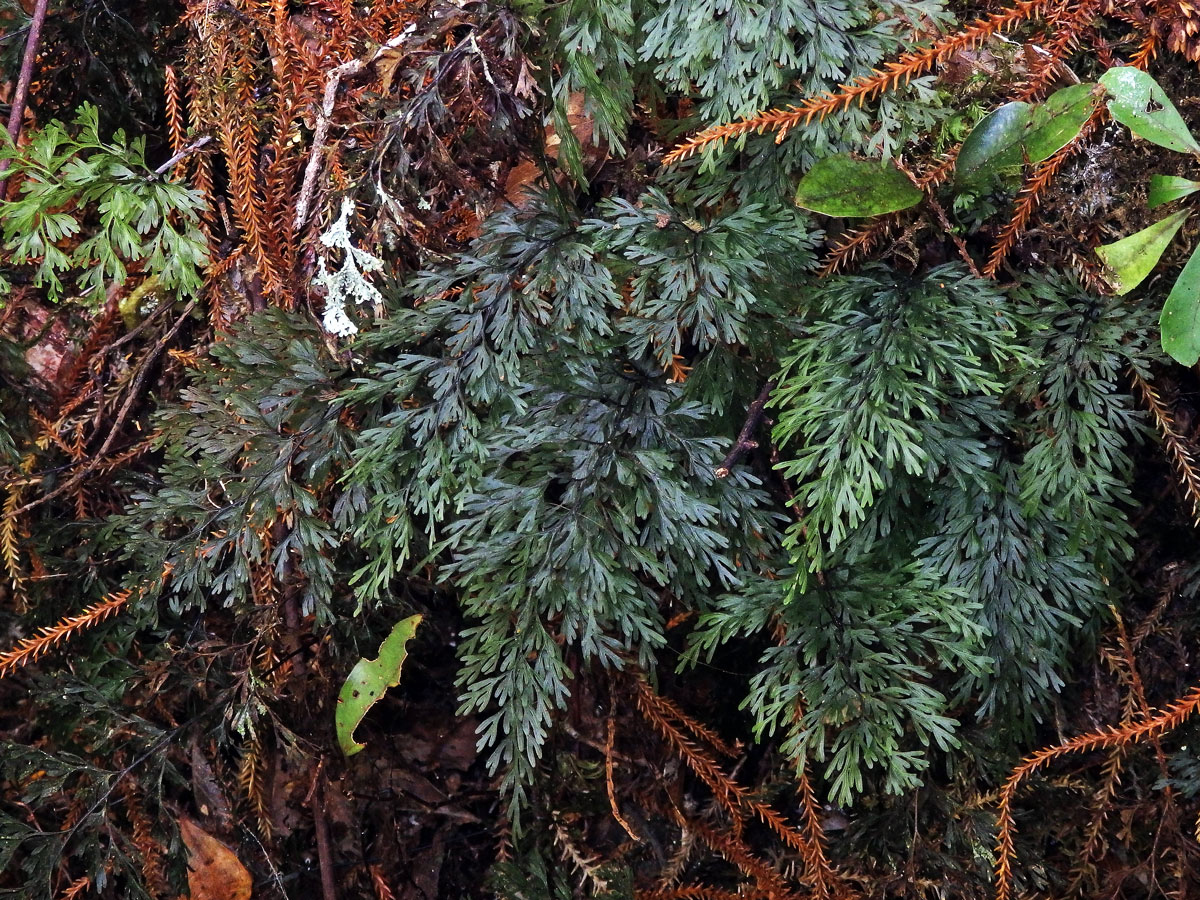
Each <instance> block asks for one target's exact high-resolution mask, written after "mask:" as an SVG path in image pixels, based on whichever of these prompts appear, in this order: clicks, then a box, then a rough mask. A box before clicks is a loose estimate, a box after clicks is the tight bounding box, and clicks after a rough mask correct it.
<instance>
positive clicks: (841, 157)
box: [796, 153, 924, 216]
mask: <svg viewBox="0 0 1200 900" xmlns="http://www.w3.org/2000/svg"><path fill="white" fill-rule="evenodd" d="M922 197H924V194H922V193H921V191H920V189H919V188H917V187H915V186H914V185H913V183H912V182H911V181H909V180H908V176H907V175H905V174H904V173H903V172H901V171H900V170H899V169H897V168H896V167H895V166H894V165H892V164H891V163H888V162H881V161H878V160H866V159H855V158H854V157H852V156H849V155H847V154H844V153H843V154H837V155H835V156H826V157H825V158H823V159H820V160H817V163H816V164H815V165H814V166H813V167H812V168H811V169H809V170H808V174H807V175H805V176H804V177H803V178H801V179H800V185H799V187H797V188H796V205H797V206H799V207H802V208H803V209H811V210H812V211H813V212H818V213H822V214H823V215H826V216H878V215H882V214H883V213H890V212H898V211H899V210H902V209H908V208H909V207H910V206H916V205H917V204H918V203H920V202H921V198H922Z"/></svg>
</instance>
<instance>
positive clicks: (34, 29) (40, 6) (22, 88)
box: [0, 0, 50, 200]
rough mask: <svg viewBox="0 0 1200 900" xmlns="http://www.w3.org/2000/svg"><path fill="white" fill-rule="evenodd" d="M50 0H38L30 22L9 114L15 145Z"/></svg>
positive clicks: (1, 165)
mask: <svg viewBox="0 0 1200 900" xmlns="http://www.w3.org/2000/svg"><path fill="white" fill-rule="evenodd" d="M49 5H50V0H37V3H36V4H35V5H34V7H33V20H32V21H31V22H30V23H29V37H27V38H26V39H25V56H24V58H23V59H22V60H21V74H20V75H19V76H17V90H16V93H15V94H13V102H12V109H11V111H10V112H9V114H8V136H9V137H10V138H12V142H13V145H14V146H15V145H16V143H17V138H18V137H20V135H21V121H22V120H23V119H24V118H25V101H26V100H27V99H28V98H29V85H30V82H32V81H33V63H34V61H35V60H36V59H37V52H38V44H39V43H41V40H42V23H43V22H45V21H46V9H47V7H48V6H49ZM8 164H9V160H7V159H0V200H3V199H4V189H5V188H6V187H8V178H6V177H5V176H4V173H5V172H7V171H8Z"/></svg>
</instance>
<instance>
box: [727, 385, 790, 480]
mask: <svg viewBox="0 0 1200 900" xmlns="http://www.w3.org/2000/svg"><path fill="white" fill-rule="evenodd" d="M773 390H775V382H774V381H768V382H767V383H766V385H765V386H764V387H763V389H762V391H761V392H760V393H759V395H758V397H757V398H755V400H754V402H753V403H751V404H750V409H749V411H748V412H747V413H746V422H745V424H743V425H742V430H741V432H740V433H739V434H738V436H737V441H736V442H735V443H734V445H733V449H732V450H730V451H729V455H728V456H726V457H725V459H723V460H722V461H721V464H720V465H719V466H717V468H716V469H715V470H714V473H715V474H716V476H717V477H718V478H727V477H729V472H730V470H731V469H732V468H733V467H734V466H735V465H737V462H738V460H739V459H741V458H742V457H743V456H744V455H745V454H746V452H747V451H748V450H753V449H754V448H756V447H757V446H758V441H756V440H754V432H755V430H756V429H757V428H758V424H759V422H761V421H762V416H763V407H765V406H766V405H767V401H768V400H769V399H770V398H771V391H773Z"/></svg>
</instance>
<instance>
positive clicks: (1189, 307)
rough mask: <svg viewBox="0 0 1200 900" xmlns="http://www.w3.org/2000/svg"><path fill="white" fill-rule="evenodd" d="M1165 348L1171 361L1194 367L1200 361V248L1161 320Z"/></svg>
mask: <svg viewBox="0 0 1200 900" xmlns="http://www.w3.org/2000/svg"><path fill="white" fill-rule="evenodd" d="M1158 324H1159V327H1160V328H1161V329H1162V348H1163V352H1165V353H1166V354H1167V355H1168V356H1170V357H1171V359H1173V360H1175V361H1176V362H1180V363H1183V364H1184V365H1185V366H1194V365H1195V364H1196V361H1197V360H1200V247H1197V248H1196V249H1195V250H1193V251H1192V256H1191V259H1189V260H1188V261H1187V265H1186V266H1184V267H1183V271H1182V272H1180V273H1179V278H1178V279H1177V280H1176V281H1175V286H1174V287H1173V288H1171V293H1170V294H1169V295H1168V296H1167V302H1166V305H1165V306H1163V311H1162V316H1161V317H1160V318H1159V320H1158Z"/></svg>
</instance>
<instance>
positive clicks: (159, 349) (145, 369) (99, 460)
mask: <svg viewBox="0 0 1200 900" xmlns="http://www.w3.org/2000/svg"><path fill="white" fill-rule="evenodd" d="M195 308H196V301H195V300H192V301H191V302H189V303H188V305H187V306H186V307H184V309H183V313H182V314H181V315H180V316H179V318H178V319H177V320H176V322H175V324H174V325H172V326H171V328H170V330H169V331H167V333H166V334H164V335H163V336H162V338H160V339H159V341H158V343H157V344H155V345H154V346H153V347H152V348H151V349H150V352H149V353H147V354H146V357H145V359H143V360H142V364H141V367H140V368H139V369H138V371H137V374H136V375H135V376H134V378H133V382H132V384H130V386H129V391H128V393H127V395H126V397H125V402H124V403H123V404H121V409H120V411H118V413H117V418H116V420H115V421H114V422H113V426H112V429H111V430H110V431H109V433H108V437H107V438H105V439H104V443H103V444H102V445H101V446H100V449H99V450H97V451H96V454H95V456H93V458H92V460H91V462H90V463H88V464H87V465H86V466H84V467H83V468H82V469H80V470H79V471H78V472H76V473H75V474H74V475H72V476H71V477H70V478H69V479H67V480H66V481H64V482H63V483H62V484H60V485H59V486H58V487H56V488H54V490H52V491H49V492H48V493H45V494H42V496H40V497H37V498H36V499H34V500H30V501H29V502H28V503H26V504H25V505H24V506H21V507H18V508H17V509H14V510H12V511H11V512H8V513H5V514H4V516H3V517H4V518H6V519H7V518H12V517H14V516H19V515H21V514H22V513H26V512H29V510H31V509H36V508H37V507H39V506H41V505H42V504H43V503H48V502H49V501H51V500H53V499H54V498H55V497H60V496H62V495H63V494H65V493H66V492H67V491H69V490H71V489H72V488H74V487H76V486H77V485H78V484H79V483H80V482H81V481H83V480H84V479H85V478H87V477H88V475H90V474H91V473H92V472H93V471H95V470H96V469H97V468H98V467H99V466H100V465H102V464H103V462H104V457H105V455H106V454H107V453H108V451H109V450H110V449H112V445H113V442H114V441H115V440H116V439H117V435H118V434H119V433H120V432H121V429H122V428H123V427H124V425H125V420H126V419H127V418H128V417H129V412H130V410H132V409H133V404H134V401H135V400H136V399H137V396H138V394H139V393H140V392H141V390H142V387H143V386H144V385H145V383H146V379H147V378H148V377H149V375H150V368H151V367H152V366H153V365H154V363H155V362H156V361H157V360H158V358H159V357H160V356H162V353H163V351H164V350H165V349H166V348H167V345H168V344H169V343H171V341H172V339H173V338H174V337H175V335H176V334H178V333H179V329H180V328H182V327H183V323H184V322H185V321H187V317H188V316H190V315H191V314H192V310H193V309H195Z"/></svg>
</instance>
